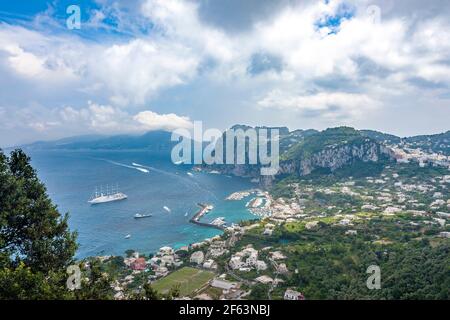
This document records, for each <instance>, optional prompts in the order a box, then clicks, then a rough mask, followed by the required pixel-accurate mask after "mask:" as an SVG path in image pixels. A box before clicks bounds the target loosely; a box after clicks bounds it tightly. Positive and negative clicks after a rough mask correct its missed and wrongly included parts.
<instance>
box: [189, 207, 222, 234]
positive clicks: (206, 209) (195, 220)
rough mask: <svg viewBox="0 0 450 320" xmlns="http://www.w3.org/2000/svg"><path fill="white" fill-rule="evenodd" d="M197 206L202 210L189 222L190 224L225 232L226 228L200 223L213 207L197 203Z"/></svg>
mask: <svg viewBox="0 0 450 320" xmlns="http://www.w3.org/2000/svg"><path fill="white" fill-rule="evenodd" d="M197 205H198V206H199V207H200V210H199V211H197V213H196V214H195V215H194V216H193V217H192V218H191V219H190V220H189V222H190V223H193V224H196V225H198V226H202V227H209V228H215V229H219V230H222V231H223V230H225V227H224V226H219V225H215V224H212V223H207V222H200V218H201V217H203V216H204V215H205V214H207V213H208V212H209V211H210V210H211V209H210V208H211V206H209V205H207V204H204V203H197Z"/></svg>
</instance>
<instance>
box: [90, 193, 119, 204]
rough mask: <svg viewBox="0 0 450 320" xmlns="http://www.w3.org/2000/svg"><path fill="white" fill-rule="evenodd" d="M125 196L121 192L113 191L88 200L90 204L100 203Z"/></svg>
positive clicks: (117, 199)
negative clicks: (113, 192)
mask: <svg viewBox="0 0 450 320" xmlns="http://www.w3.org/2000/svg"><path fill="white" fill-rule="evenodd" d="M126 198H127V196H126V195H125V194H123V193H115V194H110V195H106V196H105V195H102V196H99V197H97V198H94V199H92V200H90V201H88V202H89V203H90V204H100V203H107V202H113V201H120V200H125V199H126Z"/></svg>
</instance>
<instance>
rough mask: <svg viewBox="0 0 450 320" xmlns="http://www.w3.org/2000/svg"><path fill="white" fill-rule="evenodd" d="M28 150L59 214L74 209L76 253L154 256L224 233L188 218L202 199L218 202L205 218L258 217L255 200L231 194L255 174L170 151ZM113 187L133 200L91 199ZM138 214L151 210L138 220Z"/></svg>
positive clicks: (246, 186) (248, 186)
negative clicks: (177, 159) (251, 204)
mask: <svg viewBox="0 0 450 320" xmlns="http://www.w3.org/2000/svg"><path fill="white" fill-rule="evenodd" d="M27 153H28V154H29V155H30V157H31V163H32V165H33V167H34V168H35V169H36V170H37V173H38V176H39V178H40V179H41V181H42V182H44V183H45V185H46V187H47V192H48V195H49V196H50V198H51V199H52V200H53V202H54V204H56V205H57V207H58V210H59V211H60V213H62V214H64V213H66V212H67V213H69V215H70V218H69V227H70V229H71V231H76V232H77V233H78V243H79V248H78V251H77V253H76V257H77V258H84V257H88V256H98V255H124V254H125V251H126V250H128V249H132V250H136V251H139V252H141V253H146V254H148V253H154V252H155V251H157V250H158V249H159V248H160V247H162V246H171V247H173V248H179V247H182V246H185V245H189V244H192V243H195V242H199V241H202V240H204V239H206V238H210V237H213V236H215V235H219V234H221V233H222V231H221V230H218V229H213V228H208V227H203V226H198V225H194V224H192V223H190V222H189V219H190V218H191V217H192V216H193V215H194V214H195V213H196V212H197V211H198V210H199V206H198V205H197V204H198V203H207V204H212V205H213V206H214V209H213V210H212V211H211V212H210V213H208V214H207V215H205V216H204V217H203V218H202V220H201V221H205V222H209V221H212V220H213V219H215V218H218V217H224V218H225V221H226V222H227V224H228V225H230V224H231V223H238V222H240V221H243V220H249V219H257V218H258V217H256V216H254V215H253V214H251V212H250V211H249V210H248V209H247V208H246V206H245V204H246V203H247V202H248V201H249V198H244V199H242V200H240V201H230V200H225V198H226V197H227V196H228V195H230V194H231V193H233V192H236V191H242V190H248V189H251V188H254V187H255V185H254V184H252V183H251V182H250V181H249V180H248V179H245V178H240V177H231V176H225V175H221V174H214V173H207V172H194V171H192V168H191V167H189V166H184V165H175V164H173V163H172V162H171V160H170V157H169V156H167V155H165V154H160V153H153V152H149V151H122V150H121V151H96V150H94V151H92V150H88V151H79V150H76V151H70V150H55V151H48V150H45V151H37V150H34V151H27ZM112 187H113V188H117V187H118V188H119V191H120V192H123V193H125V194H126V195H127V196H128V198H127V199H126V200H123V201H117V202H110V203H104V204H98V205H90V204H89V203H88V200H89V199H90V198H91V197H92V196H93V194H94V193H95V190H96V188H97V190H98V191H100V188H102V189H103V191H106V188H108V189H111V188H112ZM164 207H167V208H168V209H169V210H166V209H164ZM137 213H140V214H151V215H152V216H151V217H149V218H143V219H134V215H135V214H137ZM127 235H130V237H129V238H126V236H127Z"/></svg>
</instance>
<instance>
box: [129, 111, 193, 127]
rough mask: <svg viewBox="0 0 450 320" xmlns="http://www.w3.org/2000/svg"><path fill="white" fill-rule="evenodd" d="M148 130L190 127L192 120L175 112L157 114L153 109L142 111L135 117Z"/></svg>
mask: <svg viewBox="0 0 450 320" xmlns="http://www.w3.org/2000/svg"><path fill="white" fill-rule="evenodd" d="M133 120H135V121H137V122H138V123H139V124H141V125H142V127H143V128H145V129H146V130H166V131H173V130H176V129H190V128H192V126H193V125H192V122H191V120H190V119H189V118H188V117H180V116H177V115H176V114H174V113H169V114H157V113H155V112H152V111H142V112H139V113H138V114H137V115H135V116H134V117H133Z"/></svg>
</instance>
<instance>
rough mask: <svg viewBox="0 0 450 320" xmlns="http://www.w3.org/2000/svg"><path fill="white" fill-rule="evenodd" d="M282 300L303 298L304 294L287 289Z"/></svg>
mask: <svg viewBox="0 0 450 320" xmlns="http://www.w3.org/2000/svg"><path fill="white" fill-rule="evenodd" d="M284 300H305V296H304V295H303V293H301V292H298V291H295V290H292V289H287V290H286V291H285V292H284Z"/></svg>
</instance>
